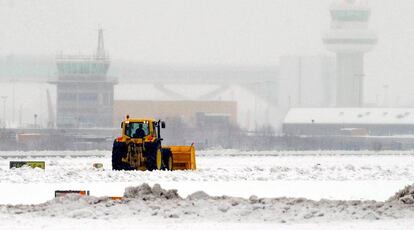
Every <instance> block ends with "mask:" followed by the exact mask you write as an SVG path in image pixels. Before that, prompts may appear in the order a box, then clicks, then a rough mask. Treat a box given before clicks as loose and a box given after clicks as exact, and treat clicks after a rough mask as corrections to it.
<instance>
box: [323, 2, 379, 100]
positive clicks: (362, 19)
mask: <svg viewBox="0 0 414 230" xmlns="http://www.w3.org/2000/svg"><path fill="white" fill-rule="evenodd" d="M330 12H331V20H332V21H331V28H330V30H329V31H327V32H326V34H325V35H324V37H323V42H324V44H325V46H326V47H327V49H328V50H330V51H332V52H335V53H336V58H337V83H336V106H338V107H361V106H363V96H364V91H363V88H364V84H363V76H364V54H365V53H366V52H369V51H371V50H372V49H373V47H374V45H375V44H376V43H377V36H376V35H375V34H374V33H373V32H372V31H370V30H369V29H368V21H369V18H370V14H371V10H370V8H369V6H368V4H367V3H366V2H365V1H364V2H363V1H361V0H359V1H358V0H335V1H334V3H333V4H332V5H331V8H330Z"/></svg>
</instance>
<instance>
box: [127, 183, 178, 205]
mask: <svg viewBox="0 0 414 230" xmlns="http://www.w3.org/2000/svg"><path fill="white" fill-rule="evenodd" d="M124 197H125V198H132V199H133V198H135V199H137V198H138V199H142V200H144V201H145V200H151V199H167V200H170V199H181V197H180V196H179V195H178V193H177V190H176V189H171V190H165V189H162V188H161V186H160V185H159V184H155V185H154V186H153V187H152V188H151V186H149V185H148V184H147V183H144V184H142V185H140V186H137V187H128V188H126V189H125V193H124Z"/></svg>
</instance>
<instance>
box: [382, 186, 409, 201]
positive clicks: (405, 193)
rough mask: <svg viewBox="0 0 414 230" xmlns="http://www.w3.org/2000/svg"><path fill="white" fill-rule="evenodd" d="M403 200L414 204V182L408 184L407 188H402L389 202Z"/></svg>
mask: <svg viewBox="0 0 414 230" xmlns="http://www.w3.org/2000/svg"><path fill="white" fill-rule="evenodd" d="M395 201H398V202H401V203H403V204H414V184H412V185H407V186H406V187H405V188H403V189H401V190H400V191H398V192H397V193H395V195H394V196H392V197H390V199H388V202H395Z"/></svg>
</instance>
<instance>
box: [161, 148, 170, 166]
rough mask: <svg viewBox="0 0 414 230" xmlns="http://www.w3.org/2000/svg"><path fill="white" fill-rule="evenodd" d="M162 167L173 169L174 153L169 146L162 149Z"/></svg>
mask: <svg viewBox="0 0 414 230" xmlns="http://www.w3.org/2000/svg"><path fill="white" fill-rule="evenodd" d="M162 169H163V170H168V171H171V170H173V158H172V153H171V150H170V149H168V148H166V149H162Z"/></svg>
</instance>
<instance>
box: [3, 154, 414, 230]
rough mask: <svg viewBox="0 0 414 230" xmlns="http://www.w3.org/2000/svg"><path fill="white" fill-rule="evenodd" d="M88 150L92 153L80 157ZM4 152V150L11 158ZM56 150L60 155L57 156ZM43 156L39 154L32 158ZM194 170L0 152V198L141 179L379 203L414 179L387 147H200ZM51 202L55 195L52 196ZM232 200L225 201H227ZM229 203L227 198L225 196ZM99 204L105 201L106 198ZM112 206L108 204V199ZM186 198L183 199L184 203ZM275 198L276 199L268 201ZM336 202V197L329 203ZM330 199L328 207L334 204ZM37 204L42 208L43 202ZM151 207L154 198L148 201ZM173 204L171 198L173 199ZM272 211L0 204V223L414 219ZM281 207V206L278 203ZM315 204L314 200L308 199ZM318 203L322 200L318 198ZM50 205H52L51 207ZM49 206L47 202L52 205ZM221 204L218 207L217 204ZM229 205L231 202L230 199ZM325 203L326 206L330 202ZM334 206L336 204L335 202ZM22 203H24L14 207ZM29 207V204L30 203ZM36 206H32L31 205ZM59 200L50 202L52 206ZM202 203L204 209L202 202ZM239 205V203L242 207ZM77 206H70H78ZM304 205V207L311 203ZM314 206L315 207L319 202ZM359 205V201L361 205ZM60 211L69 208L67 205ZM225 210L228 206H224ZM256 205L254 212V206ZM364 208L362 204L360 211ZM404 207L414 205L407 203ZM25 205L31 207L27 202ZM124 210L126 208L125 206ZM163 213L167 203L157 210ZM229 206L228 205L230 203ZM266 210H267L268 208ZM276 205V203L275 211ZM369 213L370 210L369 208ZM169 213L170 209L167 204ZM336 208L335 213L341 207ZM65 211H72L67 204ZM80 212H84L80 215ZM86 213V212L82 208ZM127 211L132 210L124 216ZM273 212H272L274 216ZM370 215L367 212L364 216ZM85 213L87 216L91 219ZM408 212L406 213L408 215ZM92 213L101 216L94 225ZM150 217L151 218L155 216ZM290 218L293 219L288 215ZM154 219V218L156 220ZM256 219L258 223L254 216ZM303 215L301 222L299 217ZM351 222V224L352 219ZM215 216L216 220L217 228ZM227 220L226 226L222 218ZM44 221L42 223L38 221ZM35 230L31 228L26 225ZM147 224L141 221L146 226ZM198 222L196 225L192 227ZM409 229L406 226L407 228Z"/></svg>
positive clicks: (182, 224)
mask: <svg viewBox="0 0 414 230" xmlns="http://www.w3.org/2000/svg"><path fill="white" fill-rule="evenodd" d="M85 154H91V155H93V156H91V157H84V156H82V155H85ZM16 155H19V156H20V157H18V158H17V157H8V158H5V157H3V158H1V156H16ZM53 155H59V156H58V157H56V156H53ZM35 156H41V157H35ZM16 159H17V160H19V159H20V160H45V161H46V170H42V169H31V168H20V169H9V161H10V160H16ZM93 163H103V165H104V168H103V169H94V168H93V167H92V165H93ZM197 167H198V169H197V170H196V171H173V172H164V171H161V172H140V171H131V172H124V171H112V170H111V167H110V153H109V152H101V151H90V152H0V204H14V205H17V204H39V203H42V202H46V201H48V200H51V199H52V198H53V195H54V191H55V190H58V189H74V190H76V189H82V190H89V191H90V192H91V195H92V196H122V195H123V194H124V190H125V188H126V187H128V186H138V185H141V184H142V183H144V182H145V183H148V184H150V185H153V184H155V183H158V184H160V185H161V186H162V187H163V188H166V189H178V195H180V196H181V197H183V198H185V197H187V196H188V195H190V194H192V193H194V192H196V191H204V192H206V193H208V194H210V195H214V196H222V195H226V196H232V197H241V198H240V199H242V198H243V199H245V200H246V202H247V201H248V198H249V197H251V195H256V196H258V197H267V198H269V199H270V198H275V197H296V198H299V197H303V198H306V199H311V200H316V201H318V200H321V199H330V200H376V202H382V201H385V200H387V199H388V198H389V197H390V196H392V195H393V194H394V193H395V192H397V191H398V190H400V189H402V188H403V187H404V186H405V185H408V184H412V183H413V181H414V153H411V152H384V153H382V154H376V153H374V152H363V151H361V152H316V151H313V152H241V151H236V150H209V151H200V152H198V157H197ZM50 202H52V203H53V204H54V205H56V202H57V201H56V200H54V201H49V203H50ZM226 202H227V201H222V202H213V203H212V204H205V208H206V209H207V210H208V209H209V208H212V209H220V208H223V207H220V205H221V204H223V205H224V204H226ZM228 202H230V201H228ZM230 203H231V202H230ZM103 204H105V205H108V203H107V202H103ZM111 204H112V203H111ZM186 204H187V203H185V202H184V203H183V204H182V205H183V206H185V205H186ZM271 204H273V205H271ZM332 204H333V203H332ZM332 204H331V205H332ZM42 205H44V204H40V206H41V207H43V206H42ZM151 205H152V204H151ZM170 205H171V208H170V209H174V208H173V206H174V205H175V203H174V204H170ZM196 205H198V209H197V210H199V209H202V207H204V206H203V203H202V202H201V203H200V202H199V203H197V204H196ZM267 205H268V206H269V207H267V208H268V209H269V211H264V212H263V211H261V212H258V211H254V210H256V209H257V207H254V206H249V205H247V206H246V209H248V210H249V212H252V213H253V214H255V213H257V214H255V215H260V216H261V217H263V216H266V215H269V217H268V218H267V220H266V221H265V220H264V219H263V218H256V217H255V216H254V215H253V214H249V215H247V217H248V218H247V217H246V218H247V220H248V221H241V222H243V223H242V224H241V223H239V221H240V220H239V219H242V220H243V219H244V218H243V212H245V211H246V210H244V209H243V208H240V210H236V211H234V213H232V212H230V214H229V213H227V214H226V216H229V215H230V216H231V217H229V218H225V219H220V218H217V217H214V215H217V213H216V214H214V212H213V214H212V216H209V215H205V214H202V213H198V214H199V216H198V217H194V216H192V217H191V218H184V217H183V216H182V215H179V218H174V220H171V219H170V218H165V216H163V217H162V218H161V219H162V223H158V224H155V225H154V226H153V227H152V225H149V224H148V221H149V222H158V219H159V218H158V219H157V217H151V218H148V221H147V220H146V219H144V220H143V219H139V220H137V219H136V218H134V214H131V213H132V212H130V210H131V209H134V208H136V206H132V207H131V206H130V204H117V203H116V205H115V206H116V207H117V210H118V209H119V210H123V209H125V210H124V211H123V212H121V213H127V216H120V215H115V214H114V212H108V215H96V213H97V212H102V210H98V209H96V207H89V206H88V205H86V206H82V208H81V209H82V210H83V212H82V211H81V212H80V213H81V214H79V215H80V216H81V219H80V220H77V218H79V216H78V215H75V216H73V215H64V214H62V213H60V214H59V213H58V214H57V215H56V216H55V217H53V216H50V215H48V214H47V215H43V214H44V213H43V214H42V212H41V211H39V210H37V209H36V211H33V210H31V211H30V213H29V211H27V208H26V206H22V207H23V210H24V211H23V212H22V214H15V213H14V212H12V211H10V210H12V209H13V208H12V209H10V207H16V206H6V205H2V206H0V227H1V226H7V227H8V229H13V228H16V229H24V228H25V227H27V228H28V227H29V226H27V225H25V224H24V223H27V222H28V220H29V221H31V222H33V223H38V224H39V225H35V226H37V228H39V229H42V228H46V229H48V228H49V229H54V228H56V226H59V228H61V229H65V228H64V227H62V226H61V224H62V223H65V225H66V224H67V225H68V226H71V225H72V224H71V223H73V222H77V223H81V224H82V226H83V227H84V229H88V226H89V228H90V227H91V226H100V225H102V226H103V227H102V228H103V229H105V228H106V227H108V229H109V228H110V227H111V226H112V227H115V228H125V229H127V228H128V226H130V225H129V224H128V223H136V224H138V223H139V224H144V225H143V226H147V227H148V228H149V227H151V228H153V229H164V228H166V227H167V228H168V229H178V228H180V229H182V228H184V229H190V228H194V226H196V225H199V223H200V222H201V223H203V224H202V227H201V229H204V228H206V229H207V228H212V227H213V226H215V228H219V227H221V228H222V229H226V228H237V229H244V228H246V229H247V228H249V229H251V228H256V227H259V226H260V228H264V229H271V228H272V229H274V228H278V227H280V228H283V229H313V228H314V229H332V228H335V229H367V228H370V229H404V227H405V226H409V225H408V224H411V225H412V224H413V223H414V221H413V220H412V219H411V218H412V217H414V215H412V214H411V212H410V213H408V214H407V215H406V214H405V213H400V211H398V210H399V209H398V210H394V211H395V213H397V214H395V213H394V211H393V214H392V215H394V216H396V217H395V218H398V219H394V218H393V217H391V216H390V217H389V218H382V216H381V215H380V216H381V218H379V219H380V220H376V219H377V218H376V216H375V215H374V216H372V215H369V214H367V213H360V216H359V217H360V219H362V220H360V221H359V220H358V218H357V219H353V218H348V216H345V217H343V216H339V217H338V216H335V215H333V216H331V217H330V216H329V215H327V213H329V212H334V211H338V210H336V209H335V210H330V211H329V210H327V209H325V210H321V211H324V212H325V213H324V214H323V216H324V217H323V218H321V217H319V218H310V220H307V219H306V218H298V217H295V216H294V215H293V216H290V217H289V215H287V216H286V217H285V219H286V221H285V220H284V217H280V216H281V215H282V216H283V215H284V214H281V213H278V212H276V211H274V210H273V211H271V210H272V208H273V209H277V208H276V207H279V206H277V205H276V204H274V203H272V202H270V204H267ZM279 205H280V204H279ZM312 205H313V203H312ZM317 205H320V204H317ZM52 206H53V205H52ZM52 206H47V209H50V208H51V207H52ZM215 206H218V207H215ZM230 206H231V205H230ZM328 206H329V205H328ZM335 206H337V205H335ZM18 207H21V206H18ZM30 207H31V206H30ZM35 207H37V206H35ZM56 207H59V206H53V208H56ZM200 207H201V208H200ZM243 207H244V206H243ZM292 207H294V208H292V209H295V208H296V209H297V210H299V211H300V210H302V209H304V210H306V209H307V206H304V207H300V206H297V205H293V206H292ZM77 208H78V207H75V209H77ZM308 208H309V207H308ZM311 208H314V209H315V210H318V208H315V207H313V206H312V207H311ZM363 208H364V207H362V209H363ZM63 209H70V206H69V208H68V207H67V206H64V207H63ZM224 209H226V208H224ZM251 209H253V211H252V210H251ZM362 209H361V210H362ZM408 209H409V210H411V211H412V210H413V208H412V207H411V206H410V207H409V208H408ZM29 210H30V208H29ZM128 210H129V211H128ZM162 210H163V211H165V210H164V209H162ZM230 210H231V209H230ZM266 210H267V209H266ZM277 210H279V209H277ZM368 211H369V208H368ZM167 212H168V210H167ZM312 212H313V211H311V212H306V211H304V212H302V211H300V212H299V213H296V214H297V215H300V216H301V217H303V216H306V215H308V214H309V213H311V215H318V212H315V213H313V214H312ZM338 212H340V211H338ZM66 213H69V210H66ZM82 213H84V214H82ZM85 213H86V214H85ZM128 213H129V214H128ZM274 215H276V216H277V217H275V216H274ZM367 215H368V216H367ZM88 216H89V217H88ZM405 217H410V218H405ZM93 218H97V219H98V220H100V222H99V221H98V222H99V224H97V220H94V219H93ZM154 218H155V219H154ZM289 218H290V219H289ZM155 220H157V221H155ZM254 220H256V221H254ZM299 220H300V221H299ZM350 220H352V221H351V222H349V221H350ZM216 222H220V223H221V224H220V225H218V226H217V224H215V223H216ZM283 222H287V223H283ZM223 223H225V224H223ZM42 226H43V227H42ZM30 228H31V229H33V226H30ZM144 228H145V227H144ZM197 228H200V226H197ZM406 229H408V228H406Z"/></svg>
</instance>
